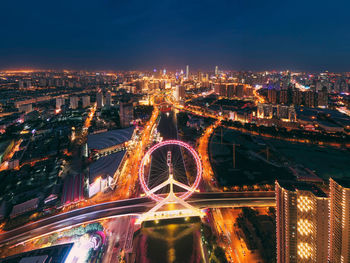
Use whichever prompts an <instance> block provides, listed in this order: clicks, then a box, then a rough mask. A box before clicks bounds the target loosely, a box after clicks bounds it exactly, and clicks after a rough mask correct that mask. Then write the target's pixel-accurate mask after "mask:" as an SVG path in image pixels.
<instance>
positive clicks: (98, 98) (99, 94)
mask: <svg viewBox="0 0 350 263" xmlns="http://www.w3.org/2000/svg"><path fill="white" fill-rule="evenodd" d="M96 102H97V108H102V107H103V105H104V101H103V93H102V92H101V91H98V92H97V94H96Z"/></svg>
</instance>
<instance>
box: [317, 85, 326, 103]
mask: <svg viewBox="0 0 350 263" xmlns="http://www.w3.org/2000/svg"><path fill="white" fill-rule="evenodd" d="M317 106H318V107H327V106H328V92H327V87H323V88H322V90H320V91H319V92H318V93H317Z"/></svg>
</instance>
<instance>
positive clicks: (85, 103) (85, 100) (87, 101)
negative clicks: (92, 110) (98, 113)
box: [82, 95, 90, 108]
mask: <svg viewBox="0 0 350 263" xmlns="http://www.w3.org/2000/svg"><path fill="white" fill-rule="evenodd" d="M82 101H83V108H86V107H88V106H90V96H89V95H85V96H83V98H82Z"/></svg>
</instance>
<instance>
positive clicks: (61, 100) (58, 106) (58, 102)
mask: <svg viewBox="0 0 350 263" xmlns="http://www.w3.org/2000/svg"><path fill="white" fill-rule="evenodd" d="M64 104H65V99H64V98H63V97H58V98H56V109H57V110H60V109H61V107H62V105H64Z"/></svg>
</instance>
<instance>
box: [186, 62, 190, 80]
mask: <svg viewBox="0 0 350 263" xmlns="http://www.w3.org/2000/svg"><path fill="white" fill-rule="evenodd" d="M189 77H190V66H189V65H187V66H186V79H188V78H189Z"/></svg>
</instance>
